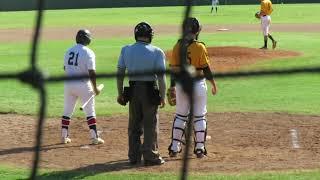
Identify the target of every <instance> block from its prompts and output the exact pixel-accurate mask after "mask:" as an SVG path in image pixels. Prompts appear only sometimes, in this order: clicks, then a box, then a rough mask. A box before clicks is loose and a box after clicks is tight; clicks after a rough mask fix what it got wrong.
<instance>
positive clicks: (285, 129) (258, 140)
mask: <svg viewBox="0 0 320 180" xmlns="http://www.w3.org/2000/svg"><path fill="white" fill-rule="evenodd" d="M172 117H173V115H172V114H171V113H170V114H168V113H160V136H159V147H160V153H161V154H162V156H163V157H164V158H165V160H166V164H165V165H163V166H160V167H143V166H130V165H129V164H128V162H127V150H128V148H127V116H112V117H102V118H99V119H98V127H99V130H100V131H101V135H102V137H103V138H104V140H105V141H106V143H105V144H103V145H89V143H90V141H89V133H88V127H87V125H86V122H85V121H84V119H73V121H72V122H71V137H72V140H73V141H72V143H71V144H68V145H62V144H60V138H59V135H60V119H58V118H57V119H47V120H46V123H45V128H44V133H45V134H44V138H43V146H42V151H41V155H42V158H41V167H42V168H53V169H58V170H63V171H65V172H68V171H75V170H79V171H80V170H82V171H84V170H90V171H94V172H109V171H148V172H178V171H179V170H180V167H181V162H182V161H181V159H182V158H181V155H180V156H179V157H178V158H169V157H168V155H167V147H168V145H169V142H170V136H171V134H170V133H171V124H172V119H173V118H172ZM0 119H3V120H4V119H5V120H6V123H4V124H3V125H2V126H1V127H0V130H1V132H2V135H1V139H2V140H1V141H0V163H1V164H14V165H15V166H22V167H26V166H30V165H31V160H32V153H33V152H32V145H33V143H34V140H33V139H34V131H35V125H36V120H35V119H36V118H34V117H31V116H22V115H8V114H2V115H0ZM319 127H320V117H319V116H304V115H289V114H279V113H209V114H208V136H210V137H211V138H209V139H208V140H207V149H208V157H206V158H204V159H196V158H195V156H194V155H191V156H190V159H191V164H190V170H191V171H192V172H239V171H269V170H287V169H312V168H318V167H319V166H320V162H319V158H320V153H319V152H320V143H319V138H320V128H319ZM294 131H295V132H296V133H295V134H294V133H293V132H294Z"/></svg>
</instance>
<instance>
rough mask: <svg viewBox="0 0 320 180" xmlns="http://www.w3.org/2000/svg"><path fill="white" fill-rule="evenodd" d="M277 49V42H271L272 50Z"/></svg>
mask: <svg viewBox="0 0 320 180" xmlns="http://www.w3.org/2000/svg"><path fill="white" fill-rule="evenodd" d="M276 47H277V41H272V49H275V48H276Z"/></svg>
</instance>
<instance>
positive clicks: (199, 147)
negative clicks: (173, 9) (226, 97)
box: [168, 18, 217, 158]
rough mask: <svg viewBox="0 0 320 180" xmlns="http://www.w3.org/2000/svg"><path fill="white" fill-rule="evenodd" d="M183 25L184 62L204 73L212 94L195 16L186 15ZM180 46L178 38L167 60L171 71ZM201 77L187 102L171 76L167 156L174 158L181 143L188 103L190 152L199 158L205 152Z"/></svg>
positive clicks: (177, 63) (176, 67) (203, 81)
mask: <svg viewBox="0 0 320 180" xmlns="http://www.w3.org/2000/svg"><path fill="white" fill-rule="evenodd" d="M184 24H186V25H189V26H188V27H187V31H188V35H187V39H188V49H187V58H188V63H189V64H190V65H192V66H193V67H194V68H195V69H196V70H197V72H198V73H199V74H202V75H204V77H205V78H206V79H207V80H208V81H209V82H210V83H211V85H212V89H211V93H212V94H213V95H215V94H216V93H217V87H216V83H215V80H214V79H213V74H212V71H211V69H210V65H209V57H208V52H207V49H206V47H205V45H204V43H202V42H199V41H198V40H197V38H198V35H199V33H200V30H201V26H200V24H199V21H198V20H197V19H196V18H188V19H187V22H186V23H184ZM180 46H181V40H179V41H178V42H177V43H176V45H175V46H174V48H173V52H172V58H170V59H169V65H170V69H171V70H173V71H175V70H179V69H180V66H181V62H180ZM205 78H202V79H200V80H197V81H196V82H195V83H194V90H193V92H194V93H193V97H194V104H192V105H190V102H189V98H188V96H187V94H186V93H185V92H184V91H183V89H182V86H181V84H180V83H179V82H177V84H175V80H174V77H171V88H174V87H175V91H176V114H175V117H174V122H173V127H172V139H171V144H170V146H169V148H168V150H169V156H170V157H176V156H177V154H178V153H180V152H181V150H182V147H181V143H183V141H182V139H183V136H184V131H185V128H186V124H187V121H188V115H189V113H190V106H193V118H192V119H193V126H194V128H193V129H194V134H195V137H194V140H195V147H194V153H195V154H196V156H197V158H202V157H204V156H205V155H206V154H207V150H206V148H205V141H206V134H207V121H206V113H207V85H206V79H205Z"/></svg>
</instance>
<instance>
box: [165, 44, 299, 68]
mask: <svg viewBox="0 0 320 180" xmlns="http://www.w3.org/2000/svg"><path fill="white" fill-rule="evenodd" d="M207 50H208V54H209V58H210V61H211V65H212V67H213V68H214V70H215V71H216V72H226V71H233V70H238V69H239V68H240V67H243V66H248V65H251V64H255V63H256V62H257V61H262V60H270V59H276V58H288V57H294V56H299V55H301V53H299V52H294V51H284V50H271V49H270V50H261V49H258V48H248V47H239V46H225V47H207ZM166 54H167V58H168V59H170V58H171V54H172V53H171V51H168V52H167V53H166Z"/></svg>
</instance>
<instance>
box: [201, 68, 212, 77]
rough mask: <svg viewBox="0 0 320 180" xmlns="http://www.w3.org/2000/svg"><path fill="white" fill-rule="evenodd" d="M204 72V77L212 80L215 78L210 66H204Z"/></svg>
mask: <svg viewBox="0 0 320 180" xmlns="http://www.w3.org/2000/svg"><path fill="white" fill-rule="evenodd" d="M203 74H204V77H205V78H206V79H207V80H212V79H213V72H212V71H211V69H210V67H209V66H207V67H205V68H203Z"/></svg>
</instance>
